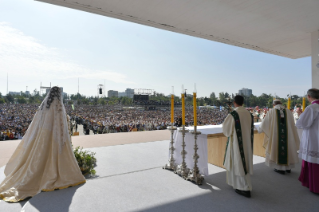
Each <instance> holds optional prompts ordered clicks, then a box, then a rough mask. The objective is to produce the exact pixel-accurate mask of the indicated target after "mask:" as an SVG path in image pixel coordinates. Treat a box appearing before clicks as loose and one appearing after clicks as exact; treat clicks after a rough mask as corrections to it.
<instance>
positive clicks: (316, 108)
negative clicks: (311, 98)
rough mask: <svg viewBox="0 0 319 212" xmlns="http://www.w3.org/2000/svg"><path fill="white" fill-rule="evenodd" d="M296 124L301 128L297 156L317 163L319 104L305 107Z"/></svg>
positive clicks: (318, 153) (318, 162)
mask: <svg viewBox="0 0 319 212" xmlns="http://www.w3.org/2000/svg"><path fill="white" fill-rule="evenodd" d="M296 126H297V128H300V129H303V132H302V137H301V143H300V150H299V157H300V158H301V159H303V160H305V161H307V162H309V163H316V164H319V105H318V104H312V105H309V106H308V107H306V110H305V111H304V112H303V113H302V114H301V115H300V117H299V120H298V121H297V123H296Z"/></svg>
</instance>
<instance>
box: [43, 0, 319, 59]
mask: <svg viewBox="0 0 319 212" xmlns="http://www.w3.org/2000/svg"><path fill="white" fill-rule="evenodd" d="M39 1H42V2H47V3H51V4H55V5H60V6H64V7H69V8H73V9H78V10H83V11H86V12H90V13H95V14H100V15H104V16H107V17H113V18H117V19H121V20H125V21H130V22H134V23H138V24H143V25H146V26H151V27H156V28H159V29H164V30H169V31H172V32H177V33H182V34H186V35H190V36H194V37H200V38H204V39H208V40H212V41H217V42H221V43H226V44H230V45H234V46H239V47H243V48H247V49H253V50H257V51H261V52H266V53H270V54H274V55H279V56H283V57H288V58H293V59H295V58H302V57H306V56H311V33H312V32H314V31H317V30H318V29H319V1H318V0H280V1H278V0H153V1H151V0H39Z"/></svg>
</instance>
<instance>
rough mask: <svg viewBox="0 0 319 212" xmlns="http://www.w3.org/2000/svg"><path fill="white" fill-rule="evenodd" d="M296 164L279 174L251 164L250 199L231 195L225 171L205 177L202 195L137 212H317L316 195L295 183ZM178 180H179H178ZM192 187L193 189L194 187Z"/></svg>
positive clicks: (297, 170)
mask: <svg viewBox="0 0 319 212" xmlns="http://www.w3.org/2000/svg"><path fill="white" fill-rule="evenodd" d="M299 174H300V164H299V165H297V167H296V168H294V169H293V170H292V173H290V174H286V175H280V174H278V173H276V172H274V171H273V169H271V168H268V167H266V166H265V165H264V163H260V164H255V165H254V175H253V176H252V184H253V191H252V197H251V198H246V197H243V196H240V195H238V194H236V193H235V191H234V189H233V188H232V187H231V186H229V185H228V184H227V183H226V172H220V173H216V174H212V175H209V176H206V177H205V182H204V184H203V185H202V186H199V188H202V189H205V190H207V193H206V194H204V195H197V196H194V197H190V198H186V199H182V200H179V201H174V202H171V203H168V204H163V205H158V206H154V207H151V208H146V209H143V210H140V211H147V212H157V211H158V212H159V211H183V212H185V211H218V212H219V211H227V212H230V211H236V212H237V211H258V212H263V211H272V212H273V211H294V212H295V211H300V212H303V211H307V212H312V211H313V212H317V211H318V208H319V198H318V197H319V196H318V195H315V194H313V193H311V192H310V191H309V189H308V188H306V187H303V186H301V183H300V182H299V181H298V177H299ZM181 180H182V179H181ZM194 186H197V185H195V184H194Z"/></svg>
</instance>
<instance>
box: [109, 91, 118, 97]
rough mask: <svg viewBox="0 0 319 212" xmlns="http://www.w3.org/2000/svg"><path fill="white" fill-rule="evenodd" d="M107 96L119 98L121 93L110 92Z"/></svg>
mask: <svg viewBox="0 0 319 212" xmlns="http://www.w3.org/2000/svg"><path fill="white" fill-rule="evenodd" d="M107 96H108V97H118V96H119V92H118V91H113V90H109V91H108V92H107Z"/></svg>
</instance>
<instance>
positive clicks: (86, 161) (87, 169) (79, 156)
mask: <svg viewBox="0 0 319 212" xmlns="http://www.w3.org/2000/svg"><path fill="white" fill-rule="evenodd" d="M73 152H74V156H75V158H76V160H77V162H78V164H79V167H80V169H81V172H82V174H83V175H86V174H90V175H95V174H96V171H95V169H94V167H95V166H96V158H95V156H94V155H95V154H96V153H95V152H90V151H87V150H83V147H79V146H78V147H76V148H75V149H74V150H73Z"/></svg>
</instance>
